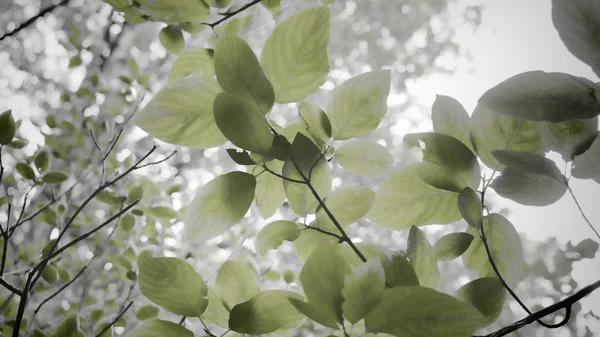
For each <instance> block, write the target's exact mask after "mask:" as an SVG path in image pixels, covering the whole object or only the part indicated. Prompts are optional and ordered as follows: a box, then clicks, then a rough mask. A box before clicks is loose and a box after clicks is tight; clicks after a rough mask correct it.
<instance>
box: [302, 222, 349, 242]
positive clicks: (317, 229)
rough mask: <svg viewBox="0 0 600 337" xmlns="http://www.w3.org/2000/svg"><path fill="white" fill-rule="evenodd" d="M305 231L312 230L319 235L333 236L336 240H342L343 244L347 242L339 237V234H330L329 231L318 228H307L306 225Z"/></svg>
mask: <svg viewBox="0 0 600 337" xmlns="http://www.w3.org/2000/svg"><path fill="white" fill-rule="evenodd" d="M304 229H312V230H314V231H317V232H319V233H323V234H325V235H329V236H333V237H334V238H336V239H338V240H340V241H341V242H344V241H345V240H344V238H343V237H342V236H340V235H337V234H335V233H332V232H329V231H326V230H324V229H321V228H318V227H313V226H307V225H305V227H304Z"/></svg>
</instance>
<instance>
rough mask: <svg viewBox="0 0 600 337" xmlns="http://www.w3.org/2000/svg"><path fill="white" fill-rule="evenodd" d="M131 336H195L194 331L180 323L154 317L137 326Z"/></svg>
mask: <svg viewBox="0 0 600 337" xmlns="http://www.w3.org/2000/svg"><path fill="white" fill-rule="evenodd" d="M129 337H194V333H193V332H191V331H190V330H188V329H186V328H184V327H183V326H182V325H180V324H177V323H173V322H169V321H163V320H161V319H158V318H152V319H149V320H147V321H145V322H144V323H142V324H140V325H138V326H136V327H135V329H133V331H131V333H130V334H129Z"/></svg>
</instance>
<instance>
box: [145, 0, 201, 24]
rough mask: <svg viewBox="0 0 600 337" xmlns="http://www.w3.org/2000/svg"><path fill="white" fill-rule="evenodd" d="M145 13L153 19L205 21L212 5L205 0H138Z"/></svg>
mask: <svg viewBox="0 0 600 337" xmlns="http://www.w3.org/2000/svg"><path fill="white" fill-rule="evenodd" d="M137 2H138V3H139V4H140V6H141V8H140V9H141V10H143V13H145V14H147V15H149V16H150V18H151V20H153V21H162V22H165V23H171V22H190V23H200V22H203V21H204V20H205V19H206V18H207V17H208V15H209V14H210V7H208V5H207V4H206V2H205V1H204V0H176V1H153V0H138V1H137Z"/></svg>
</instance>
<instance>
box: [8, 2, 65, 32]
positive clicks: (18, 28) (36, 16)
mask: <svg viewBox="0 0 600 337" xmlns="http://www.w3.org/2000/svg"><path fill="white" fill-rule="evenodd" d="M69 1H70V0H63V1H61V2H59V3H58V4H56V5H52V6H49V7H48V8H46V9H44V10H42V11H40V12H39V13H38V14H37V15H35V16H34V17H32V18H30V19H28V20H27V21H25V22H23V23H22V24H20V25H19V27H17V28H15V29H13V30H12V31H11V32H8V33H6V34H4V35H2V36H0V41H2V40H4V39H6V38H7V37H11V36H13V35H15V34H17V33H18V32H20V31H22V30H23V29H25V28H27V27H29V26H31V24H33V23H34V22H35V21H37V19H39V18H42V17H43V16H44V15H46V14H48V13H50V12H52V11H54V10H55V9H56V8H58V7H60V6H65V5H67V4H68V3H69Z"/></svg>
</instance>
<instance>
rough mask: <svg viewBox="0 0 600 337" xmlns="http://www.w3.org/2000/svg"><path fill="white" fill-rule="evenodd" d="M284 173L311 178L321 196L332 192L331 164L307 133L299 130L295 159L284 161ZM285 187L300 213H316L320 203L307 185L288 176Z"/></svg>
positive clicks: (294, 145) (297, 211) (292, 206)
mask: <svg viewBox="0 0 600 337" xmlns="http://www.w3.org/2000/svg"><path fill="white" fill-rule="evenodd" d="M296 165H298V169H299V171H298V169H297V168H296V167H295V166H296ZM282 172H283V176H284V177H286V178H288V179H293V180H299V181H304V179H305V178H306V179H309V178H310V183H311V185H312V186H313V188H314V189H315V191H316V192H317V193H318V195H319V197H320V198H325V197H327V195H328V194H329V192H330V191H331V171H330V169H329V165H328V164H327V161H326V160H325V158H324V157H323V156H322V154H321V151H320V150H319V149H318V148H317V147H316V145H315V144H314V143H313V142H311V141H310V140H309V139H308V138H306V137H305V136H304V135H303V134H300V133H299V134H298V135H297V136H296V138H295V139H294V142H293V143H292V153H291V158H290V159H287V160H286V161H285V164H283V171H282ZM299 172H301V173H299ZM283 189H284V191H285V195H286V196H287V199H288V202H289V204H290V207H291V208H292V210H293V211H294V213H296V214H297V215H298V216H305V215H306V214H313V213H315V212H316V210H317V206H318V205H319V202H318V201H317V199H316V198H315V196H314V195H313V194H312V191H311V190H310V188H309V187H308V186H307V185H306V184H301V183H297V182H291V181H289V180H285V179H284V180H283Z"/></svg>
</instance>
